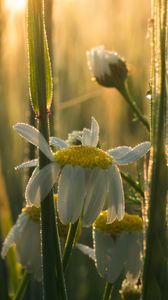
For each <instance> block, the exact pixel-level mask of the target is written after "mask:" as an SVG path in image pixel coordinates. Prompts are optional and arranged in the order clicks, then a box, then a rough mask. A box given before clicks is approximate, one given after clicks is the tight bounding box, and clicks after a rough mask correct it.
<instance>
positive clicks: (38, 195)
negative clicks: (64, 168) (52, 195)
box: [25, 163, 60, 206]
mask: <svg viewBox="0 0 168 300" xmlns="http://www.w3.org/2000/svg"><path fill="white" fill-rule="evenodd" d="M59 172H60V167H59V165H57V164H56V163H50V164H48V165H47V166H45V167H44V168H42V169H41V170H39V172H38V173H37V174H36V175H35V176H32V177H31V178H30V180H29V182H28V184H27V187H26V193H25V197H26V200H27V201H28V203H32V204H34V205H36V206H40V202H41V201H42V200H43V199H44V198H45V197H46V196H47V195H48V193H49V192H50V190H51V189H52V187H53V185H54V184H55V183H56V181H57V180H58V175H59Z"/></svg>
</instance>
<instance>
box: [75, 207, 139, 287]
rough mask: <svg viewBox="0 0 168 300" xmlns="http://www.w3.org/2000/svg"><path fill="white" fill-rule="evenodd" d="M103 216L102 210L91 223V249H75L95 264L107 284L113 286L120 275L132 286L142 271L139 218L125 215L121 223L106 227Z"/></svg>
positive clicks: (116, 221) (105, 212)
mask: <svg viewBox="0 0 168 300" xmlns="http://www.w3.org/2000/svg"><path fill="white" fill-rule="evenodd" d="M107 214H108V212H107V211H103V212H102V213H101V214H100V215H99V216H98V217H97V219H96V221H95V223H94V224H93V245H94V248H93V249H92V248H90V247H88V246H85V245H81V244H78V245H77V247H78V249H80V250H81V251H82V252H83V253H84V254H86V255H88V256H90V257H91V258H92V259H93V260H94V261H95V266H96V268H97V271H98V273H99V274H100V275H101V276H102V277H103V278H104V279H105V280H106V281H107V282H110V283H114V282H115V281H116V280H117V278H118V277H119V276H120V275H121V274H122V273H123V272H124V274H125V275H126V278H127V280H128V281H129V282H130V283H135V282H136V281H137V280H138V278H139V274H140V272H141V269H142V250H143V231H142V219H141V218H140V217H139V216H137V215H130V214H127V213H126V214H125V215H124V217H123V219H122V220H121V221H118V220H115V221H114V222H113V223H112V224H107V223H106V218H107Z"/></svg>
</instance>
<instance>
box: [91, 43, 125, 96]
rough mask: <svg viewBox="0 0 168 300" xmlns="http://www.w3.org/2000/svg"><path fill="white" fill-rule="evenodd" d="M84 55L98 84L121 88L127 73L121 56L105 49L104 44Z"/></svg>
mask: <svg viewBox="0 0 168 300" xmlns="http://www.w3.org/2000/svg"><path fill="white" fill-rule="evenodd" d="M86 55H87V60H88V66H89V69H90V70H91V72H92V75H93V77H94V78H95V79H96V81H97V82H98V83H99V84H100V85H102V86H104V87H111V88H112V87H115V88H117V89H118V90H120V88H122V86H123V85H124V82H125V80H126V78H127V74H128V69H127V66H126V63H125V61H124V59H123V58H121V57H120V56H119V55H118V54H117V53H116V52H114V51H107V50H105V49H104V46H99V47H97V48H92V49H91V50H90V51H87V53H86Z"/></svg>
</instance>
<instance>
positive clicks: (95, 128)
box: [90, 117, 99, 147]
mask: <svg viewBox="0 0 168 300" xmlns="http://www.w3.org/2000/svg"><path fill="white" fill-rule="evenodd" d="M98 142H99V124H98V123H97V121H96V119H95V118H94V117H92V122H91V141H90V146H93V147H96V146H97V144H98Z"/></svg>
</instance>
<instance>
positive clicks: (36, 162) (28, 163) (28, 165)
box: [15, 159, 39, 170]
mask: <svg viewBox="0 0 168 300" xmlns="http://www.w3.org/2000/svg"><path fill="white" fill-rule="evenodd" d="M38 165H39V160H38V159H32V160H29V161H26V162H24V163H22V164H20V165H19V166H17V167H15V170H20V169H22V168H31V167H37V166H38Z"/></svg>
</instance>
